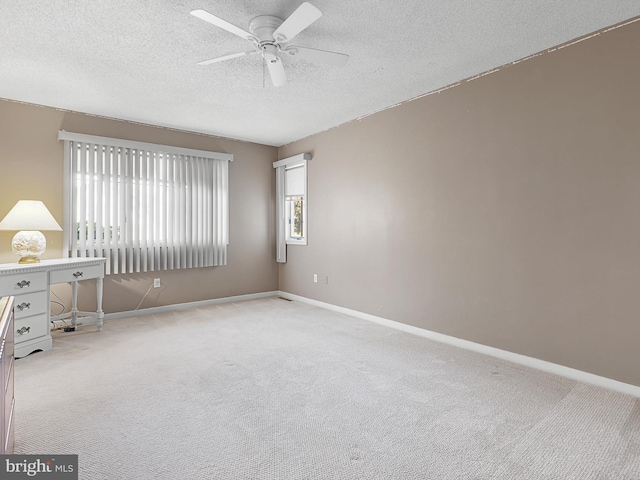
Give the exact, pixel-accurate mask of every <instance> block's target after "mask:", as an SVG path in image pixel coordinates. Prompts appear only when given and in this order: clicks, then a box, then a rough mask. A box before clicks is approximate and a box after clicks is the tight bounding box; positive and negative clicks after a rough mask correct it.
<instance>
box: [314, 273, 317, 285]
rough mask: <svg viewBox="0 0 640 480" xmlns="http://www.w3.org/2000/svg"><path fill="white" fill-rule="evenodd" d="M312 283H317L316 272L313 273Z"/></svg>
mask: <svg viewBox="0 0 640 480" xmlns="http://www.w3.org/2000/svg"><path fill="white" fill-rule="evenodd" d="M313 283H318V274H317V273H314V274H313Z"/></svg>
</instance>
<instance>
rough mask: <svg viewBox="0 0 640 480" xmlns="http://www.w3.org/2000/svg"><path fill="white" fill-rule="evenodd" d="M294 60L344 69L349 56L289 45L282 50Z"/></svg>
mask: <svg viewBox="0 0 640 480" xmlns="http://www.w3.org/2000/svg"><path fill="white" fill-rule="evenodd" d="M283 51H284V52H287V54H288V55H289V56H291V57H293V58H295V59H302V60H307V61H309V62H313V63H326V64H329V65H335V66H336V67H344V66H345V65H346V64H347V62H348V61H349V55H346V54H344V53H337V52H329V51H327V50H316V49H315V48H307V47H296V46H295V45H291V46H290V47H287V48H286V49H284V50H283Z"/></svg>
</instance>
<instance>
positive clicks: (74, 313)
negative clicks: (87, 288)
mask: <svg viewBox="0 0 640 480" xmlns="http://www.w3.org/2000/svg"><path fill="white" fill-rule="evenodd" d="M71 325H72V326H73V328H74V329H76V328H77V326H78V282H71Z"/></svg>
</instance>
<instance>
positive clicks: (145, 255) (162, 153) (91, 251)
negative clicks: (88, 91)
mask: <svg viewBox="0 0 640 480" xmlns="http://www.w3.org/2000/svg"><path fill="white" fill-rule="evenodd" d="M58 138H59V139H60V140H64V141H65V183H66V187H65V206H64V210H65V217H64V228H63V231H64V237H65V246H66V248H67V250H68V251H67V253H68V256H70V257H106V258H107V266H106V273H107V274H115V273H134V272H147V271H156V270H173V269H181V268H195V267H208V266H215V265H225V264H226V262H227V244H228V243H229V242H228V230H229V227H228V185H229V182H228V164H229V161H231V160H232V159H233V156H232V155H229V154H223V153H216V152H206V151H201V150H191V149H183V148H177V147H169V146H163V145H155V144H148V143H141V142H129V141H124V140H118V139H113V138H104V137H94V136H89V135H80V134H75V133H69V132H60V133H59V137H58Z"/></svg>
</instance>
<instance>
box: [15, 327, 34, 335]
mask: <svg viewBox="0 0 640 480" xmlns="http://www.w3.org/2000/svg"><path fill="white" fill-rule="evenodd" d="M30 331H31V327H22V328H19V329H18V330H16V332H17V333H18V335H24V334H25V333H29V332H30Z"/></svg>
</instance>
